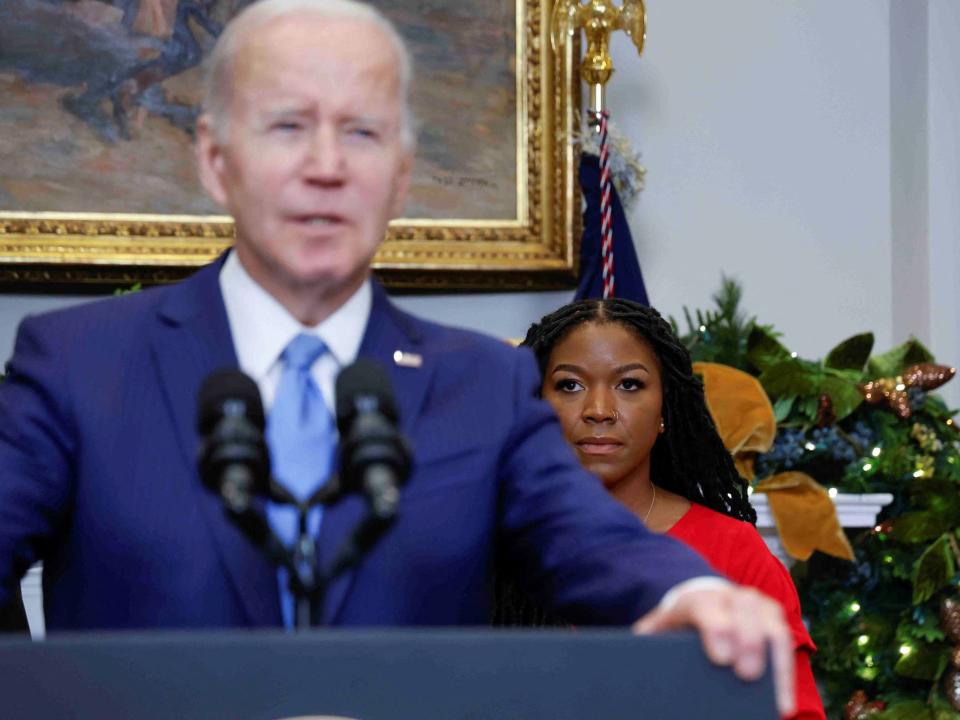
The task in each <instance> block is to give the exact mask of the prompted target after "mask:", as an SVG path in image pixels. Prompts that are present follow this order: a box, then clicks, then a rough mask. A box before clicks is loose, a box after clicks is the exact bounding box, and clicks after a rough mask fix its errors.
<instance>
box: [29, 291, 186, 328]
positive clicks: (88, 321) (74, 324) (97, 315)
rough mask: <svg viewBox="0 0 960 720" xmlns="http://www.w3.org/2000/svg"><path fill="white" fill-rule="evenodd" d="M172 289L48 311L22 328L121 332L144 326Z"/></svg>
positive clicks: (138, 293)
mask: <svg viewBox="0 0 960 720" xmlns="http://www.w3.org/2000/svg"><path fill="white" fill-rule="evenodd" d="M170 289H171V288H170V286H164V287H157V288H150V289H147V290H141V291H137V292H131V293H127V294H125V295H121V296H117V297H109V298H101V299H98V300H91V301H90V302H84V303H80V304H77V305H72V306H70V307H64V308H59V309H56V310H48V311H46V312H43V313H38V314H36V315H29V316H27V317H26V318H24V320H23V322H22V324H21V327H22V328H24V329H29V330H32V331H34V332H40V333H46V332H57V333H59V334H61V335H64V336H71V335H78V336H79V335H87V334H88V333H90V332H96V330H97V329H98V328H102V329H103V330H104V331H105V332H108V333H109V332H121V331H122V329H123V328H124V327H125V326H129V327H131V328H134V327H136V328H143V326H144V322H145V320H146V319H147V318H148V317H149V316H151V315H153V314H155V313H156V311H157V308H158V307H159V306H160V304H161V303H162V302H163V300H164V298H165V297H166V296H167V295H168V293H169V292H170ZM88 339H89V336H88Z"/></svg>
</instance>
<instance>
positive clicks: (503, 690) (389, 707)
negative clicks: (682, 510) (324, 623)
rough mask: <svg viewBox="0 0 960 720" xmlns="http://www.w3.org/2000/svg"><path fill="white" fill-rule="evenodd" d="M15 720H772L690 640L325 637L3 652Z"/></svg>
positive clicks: (47, 645) (752, 692)
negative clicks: (307, 719) (325, 718)
mask: <svg viewBox="0 0 960 720" xmlns="http://www.w3.org/2000/svg"><path fill="white" fill-rule="evenodd" d="M0 715H2V717H4V718H34V719H37V720H44V719H46V718H57V719H60V718H98V719H99V718H139V719H142V720H149V719H151V718H164V719H165V720H166V719H173V718H176V719H178V720H181V719H182V720H189V719H192V718H204V719H205V720H206V719H209V718H238V719H239V718H243V719H247V718H249V719H251V720H253V719H256V720H260V719H263V720H275V719H277V718H290V717H297V716H308V715H337V716H344V717H347V718H355V719H356V720H388V719H389V720H420V719H424V720H514V719H516V720H521V719H522V720H540V719H541V718H542V719H543V720H547V719H549V720H568V719H569V720H575V719H576V720H583V719H585V718H589V720H621V719H623V720H627V719H628V718H629V720H640V719H643V720H672V719H674V718H676V719H678V720H679V719H680V718H683V719H684V720H689V719H690V718H710V720H722V719H723V718H731V719H736V720H775V718H776V717H777V714H776V712H775V710H774V700H773V687H772V682H771V680H770V677H769V674H768V676H767V677H766V678H765V679H764V680H762V681H760V682H756V683H744V682H742V681H740V680H738V679H737V678H736V677H735V676H734V675H733V673H732V672H731V671H729V670H726V669H721V668H717V667H715V666H713V665H711V664H710V663H709V662H708V661H707V660H706V658H705V657H704V655H703V653H702V651H701V649H700V644H699V639H698V638H697V637H696V636H695V635H692V634H685V633H684V634H674V635H666V636H656V637H644V638H637V637H633V636H631V635H630V634H629V633H628V632H626V631H585V630H577V631H570V630H536V631H505V630H504V631H500V630H480V629H478V630H443V631H436V630H423V631H415V630H390V631H372V630H371V631H356V630H325V631H317V632H311V633H306V634H298V635H290V634H285V633H279V632H243V633H239V632H233V633H196V634H186V633H184V634H155V635H151V634H137V635H117V634H111V635H86V636H73V637H56V636H55V637H54V638H52V639H48V640H46V641H43V642H39V643H31V642H29V641H27V640H5V641H0Z"/></svg>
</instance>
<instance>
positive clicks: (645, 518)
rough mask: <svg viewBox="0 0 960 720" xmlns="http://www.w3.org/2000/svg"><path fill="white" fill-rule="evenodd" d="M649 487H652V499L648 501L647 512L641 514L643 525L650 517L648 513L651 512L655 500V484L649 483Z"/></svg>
mask: <svg viewBox="0 0 960 720" xmlns="http://www.w3.org/2000/svg"><path fill="white" fill-rule="evenodd" d="M650 487H652V488H653V500H651V501H650V507H649V508H647V514H646V515H644V516H643V524H644V525H646V524H647V520H648V519H649V518H650V513H652V512H653V504H654V503H655V502H657V486H656V485H654V484H652V483H651V485H650Z"/></svg>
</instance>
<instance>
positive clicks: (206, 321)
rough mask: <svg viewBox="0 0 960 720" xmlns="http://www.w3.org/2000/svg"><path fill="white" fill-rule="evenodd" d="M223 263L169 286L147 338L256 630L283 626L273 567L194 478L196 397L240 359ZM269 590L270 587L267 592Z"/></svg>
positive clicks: (206, 509) (199, 491) (219, 544)
mask: <svg viewBox="0 0 960 720" xmlns="http://www.w3.org/2000/svg"><path fill="white" fill-rule="evenodd" d="M221 266H222V262H218V263H214V264H213V265H211V266H209V267H206V268H204V269H202V270H200V271H199V272H198V273H197V274H196V275H194V276H193V277H192V278H190V279H189V280H187V281H186V282H184V283H182V284H181V285H180V286H178V287H176V288H174V289H172V290H171V291H170V293H169V295H168V297H167V299H166V301H165V302H164V303H163V305H162V306H161V308H160V310H159V312H158V317H157V320H156V322H155V325H154V327H153V328H152V331H151V333H150V342H151V349H152V352H153V357H154V360H155V361H156V365H157V371H158V374H159V377H160V385H161V387H162V389H163V392H164V395H165V397H166V400H167V406H168V410H169V412H170V414H171V416H172V420H173V424H174V427H175V428H176V431H177V435H178V439H179V442H180V449H181V452H182V454H183V459H184V461H185V462H186V463H187V465H188V467H190V468H191V473H190V474H189V475H188V477H189V478H190V479H191V481H193V482H194V483H195V485H196V495H197V501H198V502H199V503H200V505H201V507H202V508H203V513H204V517H205V518H206V521H207V524H208V525H209V527H210V530H211V533H212V535H213V538H214V547H215V548H216V551H217V552H218V554H219V556H220V559H221V561H222V562H223V564H224V566H225V567H226V570H227V575H228V576H229V577H230V579H231V581H232V583H233V586H234V588H235V589H236V591H237V595H238V597H239V599H240V602H241V603H242V605H243V608H244V611H245V613H246V615H247V619H248V621H249V622H250V624H251V625H278V624H280V608H279V600H278V598H277V593H276V592H275V591H273V590H274V588H276V583H277V576H276V571H275V569H274V568H273V567H272V566H271V565H270V563H269V562H268V561H267V560H266V559H265V558H264V556H263V554H262V553H261V552H260V550H259V549H257V548H256V547H255V546H254V545H253V544H252V543H251V542H250V541H249V540H247V538H246V537H245V536H244V535H243V534H242V533H241V532H240V531H239V530H238V529H236V528H235V527H234V525H233V524H232V523H231V522H230V521H229V520H228V519H227V517H226V516H225V514H224V510H223V505H222V503H221V501H220V498H219V496H218V495H216V494H215V493H213V492H212V491H210V490H208V489H207V488H206V487H205V486H204V485H203V483H202V482H201V480H200V478H199V477H198V476H197V473H196V472H195V471H194V468H196V459H197V450H198V447H199V438H198V436H197V431H196V412H197V393H198V391H199V389H200V386H201V384H202V383H203V380H204V379H205V378H206V377H207V375H209V374H210V373H211V372H212V371H214V370H216V369H218V368H222V367H236V366H237V358H236V353H235V352H234V348H233V340H232V338H231V336H230V329H229V325H228V323H227V315H226V309H225V308H224V304H223V298H222V296H221V293H220V287H219V280H218V278H219V272H220V267H221ZM265 588H266V590H265Z"/></svg>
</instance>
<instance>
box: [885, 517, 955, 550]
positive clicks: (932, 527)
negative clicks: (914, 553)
mask: <svg viewBox="0 0 960 720" xmlns="http://www.w3.org/2000/svg"><path fill="white" fill-rule="evenodd" d="M952 527H953V518H952V517H950V515H949V514H948V513H941V512H934V511H932V510H919V511H917V512H910V513H906V514H904V515H901V516H900V517H898V518H897V519H896V520H894V521H893V528H892V529H891V530H890V533H889V534H890V537H892V538H893V539H894V540H898V541H899V542H902V543H909V544H914V543H922V542H928V541H930V540H933V539H934V538H936V537H939V536H940V535H942V534H943V533H945V532H947V531H948V530H949V529H950V528H952Z"/></svg>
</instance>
